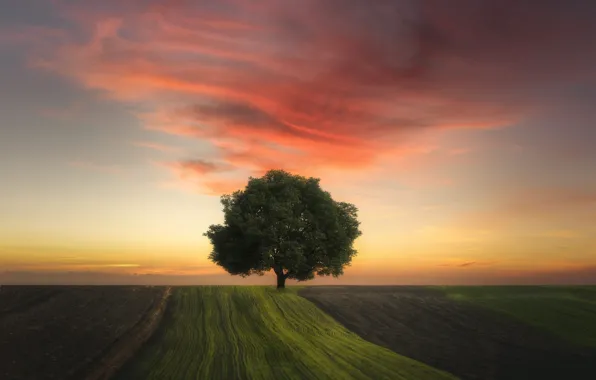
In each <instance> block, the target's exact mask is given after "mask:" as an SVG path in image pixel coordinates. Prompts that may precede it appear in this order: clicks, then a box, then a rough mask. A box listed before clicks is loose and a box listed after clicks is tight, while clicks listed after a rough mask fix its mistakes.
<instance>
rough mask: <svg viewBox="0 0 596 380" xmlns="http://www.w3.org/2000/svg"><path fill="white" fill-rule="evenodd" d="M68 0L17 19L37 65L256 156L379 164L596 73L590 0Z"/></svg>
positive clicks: (230, 150)
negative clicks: (57, 25) (49, 22)
mask: <svg viewBox="0 0 596 380" xmlns="http://www.w3.org/2000/svg"><path fill="white" fill-rule="evenodd" d="M57 3H58V4H61V7H59V8H57V10H58V11H59V12H60V13H61V15H62V16H63V17H66V18H67V19H69V20H70V21H71V24H70V25H71V26H69V29H66V28H65V29H64V30H55V29H52V30H50V32H51V33H49V32H48V33H40V30H39V29H40V28H37V29H35V30H33V29H31V30H26V29H24V30H21V31H20V32H19V33H16V32H14V33H13V34H12V35H13V36H14V39H15V40H17V41H19V43H25V42H29V43H32V44H33V47H34V48H35V49H34V51H33V54H32V63H33V64H34V65H35V66H36V67H38V68H42V69H46V70H50V71H53V72H56V73H59V74H62V75H65V76H67V77H70V78H72V79H74V80H76V81H77V82H78V83H80V84H81V85H83V86H85V87H87V88H89V89H94V90H102V91H104V93H105V94H107V95H108V96H110V97H112V98H114V99H117V100H119V101H122V102H134V103H139V104H142V105H144V106H146V107H145V108H150V109H152V112H149V113H147V114H145V117H144V118H143V121H144V122H145V124H146V126H147V128H151V129H158V130H161V131H163V132H166V133H171V134H176V135H183V136H188V137H190V138H200V139H203V140H206V141H210V142H212V143H213V144H215V146H216V147H217V148H218V156H217V157H214V159H218V160H223V161H225V162H227V163H228V164H229V165H233V166H236V167H239V168H250V169H251V170H263V169H265V168H269V167H273V166H274V167H282V168H289V169H296V170H306V169H309V170H312V169H318V168H339V169H343V170H358V169H363V168H366V167H369V166H370V165H372V164H373V163H374V162H375V161H376V160H378V159H380V158H383V157H386V156H393V155H396V154H397V153H398V152H400V151H401V149H402V148H404V146H407V141H408V137H409V136H410V135H412V134H414V133H419V132H420V131H428V130H437V129H445V128H496V127H503V126H509V125H513V124H515V123H518V122H520V121H521V120H523V119H525V118H528V117H531V116H532V115H534V114H536V113H540V112H541V111H542V110H543V109H544V108H547V107H548V105H549V104H550V103H553V102H556V101H558V95H557V94H558V93H559V91H558V89H559V88H560V87H564V86H567V85H568V84H569V83H574V82H584V81H594V80H595V79H596V78H594V70H593V67H594V64H595V63H596V49H595V48H594V44H593V41H592V37H591V36H593V35H594V31H595V30H594V29H595V27H594V23H593V19H592V18H591V17H590V16H589V15H593V14H594V11H595V10H596V5H594V3H593V2H588V1H581V0H576V1H569V2H566V4H565V6H562V4H561V3H560V2H558V1H554V0H548V1H543V2H539V3H538V2H535V1H531V0H521V1H519V0H518V1H513V0H506V1H481V2H479V1H474V0H457V1H455V2H449V3H448V4H447V3H443V2H440V1H433V0H419V1H413V2H409V1H397V0H395V1H393V0H385V1H380V2H375V3H374V4H372V3H371V2H369V1H367V0H348V1H339V0H330V1H315V0H305V1H301V2H285V1H273V0H269V1H265V2H259V3H254V2H246V1H240V0H227V1H223V2H217V3H207V2H198V3H189V2H180V1H175V2H166V3H163V2H156V1H150V2H125V3H126V4H125V3H124V2H123V3H122V4H112V5H111V6H110V7H99V6H97V4H96V2H93V1H80V2H76V3H72V2H63V1H59V2H57ZM155 148H156V147H155ZM157 150H159V149H157ZM463 153H465V152H464V151H463V150H460V151H453V152H452V154H455V155H457V154H463ZM305 168H306V169H305ZM183 170H189V169H188V168H183ZM190 170H194V169H190ZM201 170H203V169H201ZM210 180H211V179H210Z"/></svg>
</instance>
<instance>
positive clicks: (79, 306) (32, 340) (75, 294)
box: [0, 286, 165, 380]
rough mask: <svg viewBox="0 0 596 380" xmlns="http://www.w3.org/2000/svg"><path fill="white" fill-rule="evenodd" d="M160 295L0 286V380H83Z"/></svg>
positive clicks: (149, 290) (127, 289)
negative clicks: (90, 368) (91, 367)
mask: <svg viewBox="0 0 596 380" xmlns="http://www.w3.org/2000/svg"><path fill="white" fill-rule="evenodd" d="M164 290H165V289H164V288H158V287H146V286H2V288H1V291H0V379H7V380H8V379H10V380H29V379H30V380H44V379H65V380H67V379H73V380H75V379H76V380H81V379H84V378H85V377H86V374H87V368H88V367H89V366H90V365H92V364H93V363H95V362H97V361H98V360H99V359H100V358H101V357H102V356H103V355H104V353H105V352H106V351H107V350H109V349H110V347H112V345H113V344H114V343H115V342H117V341H119V339H122V338H123V337H125V336H127V335H126V334H127V332H129V331H130V330H131V329H133V328H134V327H135V326H136V325H138V324H139V323H140V322H141V321H142V320H143V319H144V317H145V316H146V315H147V313H148V312H150V311H151V310H152V308H153V306H154V305H155V303H156V302H158V301H159V300H161V299H162V296H163V293H164Z"/></svg>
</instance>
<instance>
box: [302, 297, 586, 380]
mask: <svg viewBox="0 0 596 380" xmlns="http://www.w3.org/2000/svg"><path fill="white" fill-rule="evenodd" d="M485 289H486V290H485ZM561 289H564V290H563V291H562V290H561ZM592 292H593V293H592ZM468 293H469V294H468ZM300 295H301V296H303V297H305V298H307V299H308V300H310V301H312V302H313V303H315V304H316V305H317V306H319V307H320V308H321V309H322V310H323V311H325V312H327V313H328V314H330V315H331V316H333V317H334V318H335V319H336V320H337V321H339V322H340V323H342V324H343V325H345V326H346V327H347V328H348V329H350V330H352V331H353V332H355V333H357V334H358V335H360V336H361V337H363V338H364V339H366V340H368V341H370V342H372V343H376V344H378V345H381V346H384V347H387V348H390V349H391V350H393V351H395V352H396V353H398V354H401V355H404V356H407V357H410V358H412V359H415V360H418V361H420V362H423V363H426V364H428V365H430V366H433V367H435V368H439V369H443V370H446V371H448V372H450V373H452V374H454V375H456V376H458V377H460V378H462V379H483V380H501V379H502V380H505V379H507V380H512V379H595V378H596V350H595V348H594V347H593V346H590V345H586V344H582V343H581V342H580V341H578V339H577V336H576V335H577V334H570V335H569V336H568V337H567V336H566V334H565V333H566V332H567V331H570V332H574V331H578V330H580V331H585V333H584V337H583V339H582V340H581V341H582V342H591V341H592V339H593V338H596V337H594V336H588V335H589V334H594V324H596V303H595V302H594V300H596V289H594V288H577V289H575V288H556V287H553V288H552V289H548V288H543V287H537V288H535V289H532V288H529V287H524V288H516V287H511V288H499V287H495V288H492V289H490V288H481V287H478V288H468V289H466V288H449V287H446V288H444V289H433V288H424V287H402V286H399V287H397V286H396V287H391V286H382V287H377V286H375V287H372V286H347V287H307V288H304V289H303V290H301V291H300ZM545 307H546V308H545ZM549 323H550V325H549ZM582 323H583V324H584V325H583V326H582V325H581V324H582ZM551 327H552V328H551ZM553 331H554V332H560V334H555V333H553ZM567 338H569V339H567Z"/></svg>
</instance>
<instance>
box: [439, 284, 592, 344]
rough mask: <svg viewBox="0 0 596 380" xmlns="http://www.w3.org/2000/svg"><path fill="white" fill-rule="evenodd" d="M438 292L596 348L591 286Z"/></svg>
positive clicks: (445, 289)
mask: <svg viewBox="0 0 596 380" xmlns="http://www.w3.org/2000/svg"><path fill="white" fill-rule="evenodd" d="M440 289H441V290H442V291H443V292H445V293H446V294H447V295H448V296H449V297H451V298H452V299H455V300H459V301H467V302H473V303H475V304H478V305H481V306H484V307H487V308H490V309H492V310H495V311H498V312H501V313H506V314H507V315H509V316H511V317H514V318H517V319H518V320H521V321H523V322H525V323H528V324H531V325H534V326H537V327H540V328H543V329H546V330H548V331H550V332H551V333H554V334H555V335H558V336H559V337H561V338H564V339H566V340H568V341H571V342H573V343H576V344H580V345H584V346H589V347H596V323H595V321H596V287H594V286H472V287H466V286H445V287H440Z"/></svg>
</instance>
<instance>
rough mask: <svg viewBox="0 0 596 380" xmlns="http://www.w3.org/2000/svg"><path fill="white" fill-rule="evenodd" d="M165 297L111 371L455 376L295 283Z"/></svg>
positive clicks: (139, 375) (414, 378) (413, 379)
mask: <svg viewBox="0 0 596 380" xmlns="http://www.w3.org/2000/svg"><path fill="white" fill-rule="evenodd" d="M170 302H171V304H170V306H169V307H168V310H169V311H168V314H167V315H166V317H165V319H164V320H163V322H162V327H161V329H160V330H159V331H158V332H157V333H156V335H155V336H154V338H153V339H152V340H151V341H150V343H149V344H148V345H146V346H145V347H144V348H143V349H141V351H140V352H139V353H138V354H137V355H136V356H135V357H134V358H133V359H132V361H131V362H130V363H129V364H128V365H127V366H126V367H125V368H123V370H122V371H121V373H119V374H117V376H116V379H123V380H124V379H149V380H150V379H159V380H166V379H180V380H185V379H264V380H266V379H276V380H281V379H333V380H335V379H362V380H365V379H370V380H372V379H374V380H382V379H391V380H400V379H402V380H406V379H407V380H419V379H420V380H426V379H428V380H431V379H433V380H435V379H437V380H440V379H454V377H452V376H451V375H449V374H446V373H445V372H442V371H439V370H436V369H434V368H432V367H429V366H427V365H425V364H422V363H420V362H417V361H415V360H412V359H409V358H406V357H403V356H400V355H398V354H396V353H394V352H392V351H390V350H388V349H386V348H383V347H380V346H377V345H374V344H372V343H369V342H367V341H365V340H363V339H362V338H360V337H358V336H357V335H356V334H354V333H352V332H350V331H349V330H347V329H346V328H345V327H343V326H342V325H340V324H339V323H337V322H335V320H334V319H333V318H331V317H329V316H328V315H327V314H325V313H323V312H322V311H321V310H319V309H318V308H317V307H316V306H315V305H314V304H312V303H311V302H309V301H307V300H306V299H304V298H302V297H299V296H298V295H297V294H296V293H295V292H294V291H293V289H292V290H288V291H286V292H276V291H275V290H273V289H271V288H268V287H257V286H255V287H232V286H209V287H186V288H178V289H175V290H174V293H173V295H172V299H171V301H170Z"/></svg>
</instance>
